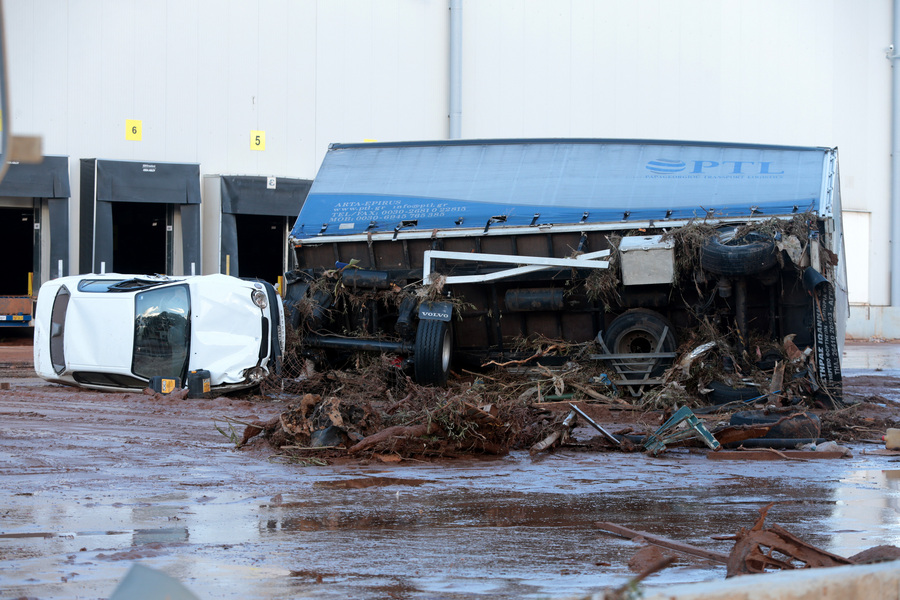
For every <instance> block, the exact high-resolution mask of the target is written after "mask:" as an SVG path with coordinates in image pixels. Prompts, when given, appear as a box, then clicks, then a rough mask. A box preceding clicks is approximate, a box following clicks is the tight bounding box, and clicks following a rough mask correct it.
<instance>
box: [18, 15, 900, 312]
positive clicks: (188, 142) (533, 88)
mask: <svg viewBox="0 0 900 600" xmlns="http://www.w3.org/2000/svg"><path fill="white" fill-rule="evenodd" d="M4 6H5V9H6V29H7V32H8V36H9V39H8V44H7V48H8V53H9V59H10V60H9V71H10V81H11V87H12V90H11V105H12V111H11V112H12V119H13V121H12V123H13V129H14V130H15V131H17V132H19V133H34V134H40V135H42V136H43V138H44V150H45V153H47V154H65V155H68V156H70V157H71V160H72V163H71V164H72V165H73V168H72V171H71V174H72V184H73V194H74V195H75V198H76V199H77V194H78V173H77V169H76V168H75V165H76V161H77V159H79V158H87V157H97V158H107V159H118V160H152V161H171V162H198V163H200V164H201V171H202V173H204V174H209V173H221V174H242V175H278V176H284V177H297V178H312V177H314V175H315V172H316V169H317V167H318V165H319V163H320V161H321V159H322V156H323V154H324V152H325V150H326V149H327V147H328V144H329V143H331V142H356V141H362V140H365V139H377V140H381V141H384V140H408V139H442V138H445V137H446V136H447V132H448V110H449V109H448V100H447V97H448V83H447V80H448V61H449V55H448V48H447V47H448V25H449V16H448V0H232V1H225V0H167V1H163V0H153V1H148V0H77V1H76V0H6V2H5V3H4ZM890 23H891V1H890V0H867V1H866V2H858V1H855V0H759V1H754V2H722V1H720V0H679V1H678V2H672V1H667V0H633V1H630V2H620V1H614V0H570V1H569V2H560V1H559V0H468V1H465V0H464V1H463V80H462V135H463V137H470V138H486V137H538V136H540V137H622V138H672V139H697V140H722V141H736V142H760V143H773V144H799V145H823V146H838V147H839V148H840V159H841V183H842V191H843V202H844V206H845V208H847V209H848V210H854V211H863V212H868V213H869V214H870V218H869V226H868V236H869V239H868V240H865V241H863V240H858V241H859V242H860V243H849V244H848V245H847V252H848V264H849V265H861V264H867V265H868V276H867V277H865V278H859V277H857V278H855V282H854V283H855V285H856V286H865V289H854V290H851V294H852V295H853V297H854V299H855V300H857V301H859V302H861V303H864V304H873V305H887V304H889V303H890V298H889V279H888V272H889V268H890V267H889V263H888V256H889V239H888V235H889V189H890V179H889V161H890V140H889V135H890V120H889V117H890V115H889V108H890V76H891V64H890V61H888V60H887V58H886V50H887V47H888V45H889V44H890V43H891V39H890V37H891V26H890ZM126 119H138V120H141V122H142V125H143V135H142V139H141V140H140V141H131V140H127V139H126V135H125V134H126V127H125V121H126ZM251 131H264V132H265V135H266V139H265V150H264V151H254V150H252V149H251V144H250V134H251ZM73 207H74V203H73ZM71 224H72V227H73V231H77V225H78V220H77V214H75V211H74V208H73V214H72V215H71ZM71 239H72V245H73V248H72V255H73V256H76V255H77V254H76V251H77V248H76V247H75V245H76V244H77V236H76V235H72V236H71ZM204 247H205V246H204ZM204 263H206V260H204ZM860 282H862V283H860Z"/></svg>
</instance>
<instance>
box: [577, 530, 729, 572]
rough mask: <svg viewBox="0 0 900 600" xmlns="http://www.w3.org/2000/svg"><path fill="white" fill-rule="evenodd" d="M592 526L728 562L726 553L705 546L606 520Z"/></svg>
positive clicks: (692, 554)
mask: <svg viewBox="0 0 900 600" xmlns="http://www.w3.org/2000/svg"><path fill="white" fill-rule="evenodd" d="M594 527H596V528H598V529H601V530H603V531H606V532H608V533H614V534H616V535H620V536H622V537H625V538H628V539H630V540H633V539H634V538H638V537H640V538H644V539H645V540H647V542H648V543H650V544H653V545H654V546H660V547H662V548H668V549H669V550H675V551H677V552H682V553H684V554H690V555H691V556H696V557H699V558H705V559H707V560H714V561H716V562H720V563H722V564H726V563H727V562H728V555H727V554H723V553H721V552H715V551H713V550H707V549H706V548H700V547H698V546H691V545H690V544H684V543H682V542H676V541H675V540H670V539H668V538H664V537H660V536H658V535H653V534H652V533H647V532H644V531H636V530H634V529H628V528H627V527H623V526H621V525H617V524H616V523H610V522H608V521H601V522H599V523H594Z"/></svg>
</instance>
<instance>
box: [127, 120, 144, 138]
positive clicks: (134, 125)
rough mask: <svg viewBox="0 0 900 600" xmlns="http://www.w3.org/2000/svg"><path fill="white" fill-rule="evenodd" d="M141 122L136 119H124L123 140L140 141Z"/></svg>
mask: <svg viewBox="0 0 900 600" xmlns="http://www.w3.org/2000/svg"><path fill="white" fill-rule="evenodd" d="M141 133H142V128H141V121H139V120H137V119H125V139H126V140H134V141H136V142H139V141H141Z"/></svg>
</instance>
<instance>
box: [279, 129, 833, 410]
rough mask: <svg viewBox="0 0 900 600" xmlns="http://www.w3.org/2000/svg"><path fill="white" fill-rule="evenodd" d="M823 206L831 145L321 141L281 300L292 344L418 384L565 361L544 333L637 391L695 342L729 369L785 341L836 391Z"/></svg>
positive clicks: (828, 234) (829, 232)
mask: <svg viewBox="0 0 900 600" xmlns="http://www.w3.org/2000/svg"><path fill="white" fill-rule="evenodd" d="M840 215H841V209H840V193H839V186H838V165H837V150H836V149H834V148H820V147H786V146H763V145H748V144H723V143H706V142H673V141H656V140H597V139H537V140H471V141H469V140H453V141H431V142H403V143H366V144H333V145H331V146H330V148H329V150H328V152H327V154H326V156H325V158H324V161H323V163H322V165H321V168H320V170H319V173H318V174H317V176H316V178H315V181H314V183H313V185H312V189H311V190H310V192H309V196H308V198H307V200H306V202H305V204H304V206H303V208H302V210H301V212H300V215H299V217H298V219H297V222H296V224H295V225H294V228H293V230H292V232H291V240H292V245H293V250H294V253H295V256H294V258H295V264H296V268H295V269H294V270H293V271H291V272H290V273H288V274H287V276H286V285H285V303H286V306H287V308H288V310H289V312H290V314H291V320H292V323H293V325H294V327H295V329H296V330H297V331H298V332H299V334H300V337H301V352H302V353H303V355H304V356H306V357H308V358H311V359H314V360H318V361H325V362H328V363H331V364H334V361H339V360H341V358H342V357H347V356H350V355H352V354H354V353H357V352H359V351H374V352H382V353H389V354H394V355H396V356H397V362H398V364H401V365H402V366H403V367H408V368H409V370H410V371H411V372H412V373H413V374H414V378H415V380H416V381H418V382H419V383H422V384H436V385H441V384H444V383H445V382H446V381H447V377H448V375H449V373H450V370H451V366H453V365H459V366H460V368H468V367H477V366H478V365H484V364H487V363H490V362H491V361H493V362H494V363H499V364H512V363H514V361H523V363H524V359H526V358H528V357H536V356H537V355H540V356H539V358H540V359H541V360H545V361H552V360H554V358H555V359H556V360H567V359H568V358H571V357H568V358H567V357H562V358H561V357H559V356H555V357H554V355H553V354H554V353H553V352H547V351H546V350H547V349H548V348H550V347H553V344H551V343H550V342H551V341H553V340H558V341H559V342H560V343H559V344H557V346H558V347H566V348H569V349H571V347H573V346H575V345H579V344H581V345H584V346H585V347H590V350H589V351H588V352H587V353H582V354H581V355H580V356H582V357H585V358H587V359H590V360H597V361H603V363H604V364H605V365H606V366H607V368H608V370H609V372H610V373H612V375H613V377H612V381H611V383H613V384H615V383H618V384H619V385H622V386H625V388H626V389H628V390H630V391H631V392H632V393H633V394H635V395H638V394H640V393H642V392H643V391H644V390H645V389H647V388H648V387H650V386H653V385H654V384H658V383H660V382H661V381H662V378H661V377H662V375H663V373H664V372H665V371H666V369H667V367H669V366H670V365H671V364H672V362H673V360H674V359H675V358H676V356H678V352H679V351H687V350H691V349H692V348H696V347H697V346H698V345H700V344H701V343H702V342H706V343H707V346H706V347H710V346H712V345H713V343H714V345H716V346H717V347H719V348H720V349H722V350H723V352H721V360H722V362H723V363H724V364H723V365H722V367H723V368H724V369H725V370H726V371H732V372H737V373H746V372H747V371H748V370H752V369H753V368H754V367H753V365H754V364H755V363H759V361H760V360H765V358H766V355H767V353H768V354H771V352H772V351H773V350H775V351H776V355H777V354H779V353H780V356H776V359H777V358H780V359H789V358H790V357H786V356H784V345H783V344H784V343H788V340H790V344H791V348H792V349H793V348H796V349H797V350H798V351H799V352H800V353H801V354H802V355H803V356H805V357H807V359H808V364H809V365H810V368H809V371H810V373H809V375H810V377H811V379H812V380H813V382H814V385H815V387H816V388H821V389H822V390H824V391H826V393H828V394H829V395H831V396H834V397H840V382H841V372H840V357H841V350H842V345H843V338H844V325H845V322H846V318H847V314H848V305H847V293H846V273H845V261H844V253H843V235H842V227H841V218H840ZM704 332H705V333H704ZM701 333H704V334H705V336H706V337H705V339H704V338H703V335H701ZM535 340H540V341H543V342H544V344H543V348H544V351H542V352H539V353H535V351H534V348H535V346H534V341H535ZM529 342H531V345H529ZM548 344H549V345H548ZM767 348H768V349H767ZM517 364H522V363H517Z"/></svg>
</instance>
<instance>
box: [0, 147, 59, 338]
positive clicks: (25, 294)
mask: <svg viewBox="0 0 900 600" xmlns="http://www.w3.org/2000/svg"><path fill="white" fill-rule="evenodd" d="M69 196H70V191H69V159H68V157H66V156H45V157H44V158H43V160H42V161H41V162H40V163H37V164H25V163H11V164H10V165H9V169H8V170H7V172H6V176H5V177H4V178H3V181H2V183H0V252H2V256H3V257H4V258H3V260H2V261H0V326H30V325H31V315H32V313H33V308H34V296H35V295H36V294H37V290H38V288H39V287H40V284H41V283H43V282H44V281H47V280H48V279H51V278H53V277H58V276H60V275H63V274H66V273H67V272H68V270H69Z"/></svg>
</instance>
